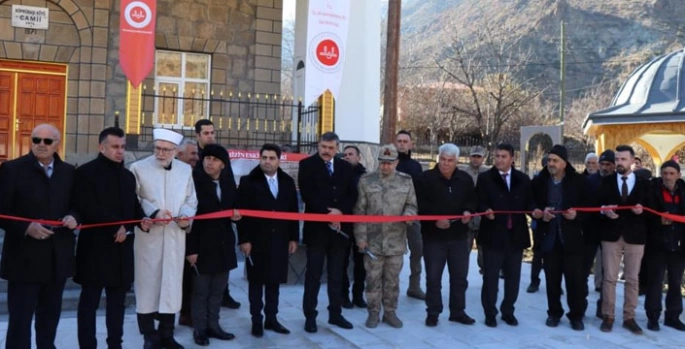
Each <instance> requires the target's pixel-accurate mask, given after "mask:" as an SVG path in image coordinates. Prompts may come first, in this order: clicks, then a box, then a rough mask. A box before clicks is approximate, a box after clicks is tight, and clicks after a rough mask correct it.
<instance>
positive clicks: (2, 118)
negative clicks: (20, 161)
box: [0, 71, 16, 161]
mask: <svg viewBox="0 0 685 349" xmlns="http://www.w3.org/2000/svg"><path fill="white" fill-rule="evenodd" d="M15 75H16V74H14V73H9V72H4V71H0V161H5V160H7V159H9V158H11V157H12V154H11V149H12V147H11V144H12V135H13V134H12V133H13V132H14V124H13V119H14V79H15Z"/></svg>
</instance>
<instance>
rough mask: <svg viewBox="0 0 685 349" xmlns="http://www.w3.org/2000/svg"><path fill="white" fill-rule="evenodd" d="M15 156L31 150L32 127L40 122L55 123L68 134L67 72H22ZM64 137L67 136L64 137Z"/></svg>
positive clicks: (18, 89)
mask: <svg viewBox="0 0 685 349" xmlns="http://www.w3.org/2000/svg"><path fill="white" fill-rule="evenodd" d="M17 78H18V79H19V81H18V83H17V92H18V96H17V106H16V109H17V113H16V124H17V127H16V128H15V129H16V133H15V141H14V144H15V145H14V146H15V148H14V149H15V154H16V155H15V156H17V157H19V156H22V155H25V154H27V153H28V152H29V151H30V150H31V131H32V130H33V128H34V127H36V126H37V125H40V124H52V125H54V126H55V127H57V129H58V130H59V131H60V134H61V135H63V134H64V103H65V101H64V92H65V91H64V90H65V86H66V81H65V77H64V76H56V75H45V74H35V73H19V74H18V77H17ZM62 138H63V137H62Z"/></svg>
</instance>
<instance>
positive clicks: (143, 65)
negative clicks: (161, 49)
mask: <svg viewBox="0 0 685 349" xmlns="http://www.w3.org/2000/svg"><path fill="white" fill-rule="evenodd" d="M156 17H157V1H156V0H121V8H120V15H119V40H120V42H119V64H121V69H122V70H123V71H124V74H126V77H127V78H128V80H129V81H130V82H131V85H133V86H134V87H138V86H139V85H140V83H141V82H143V79H145V77H146V76H147V75H148V74H149V73H150V71H151V70H152V67H153V66H154V61H155V24H156Z"/></svg>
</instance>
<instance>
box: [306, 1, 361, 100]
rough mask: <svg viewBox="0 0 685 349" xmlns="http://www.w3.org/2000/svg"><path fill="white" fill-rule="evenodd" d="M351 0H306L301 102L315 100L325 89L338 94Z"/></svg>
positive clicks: (343, 62)
mask: <svg viewBox="0 0 685 349" xmlns="http://www.w3.org/2000/svg"><path fill="white" fill-rule="evenodd" d="M349 18H350V0H309V11H308V14H307V61H306V63H305V78H304V86H305V87H304V105H305V106H309V105H311V104H312V103H314V102H315V101H316V100H317V99H318V98H319V96H321V95H322V94H323V93H324V92H326V90H330V91H331V92H332V93H333V96H334V97H337V96H338V90H339V89H340V82H341V80H342V72H343V66H344V65H345V55H346V53H347V51H346V50H347V34H348V31H349V23H350V21H349Z"/></svg>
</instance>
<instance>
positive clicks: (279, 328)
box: [264, 321, 290, 334]
mask: <svg viewBox="0 0 685 349" xmlns="http://www.w3.org/2000/svg"><path fill="white" fill-rule="evenodd" d="M264 329H265V330H271V331H274V332H276V333H280V334H290V330H288V329H287V328H285V327H284V326H283V325H281V324H280V323H279V322H278V321H269V322H265V323H264Z"/></svg>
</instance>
